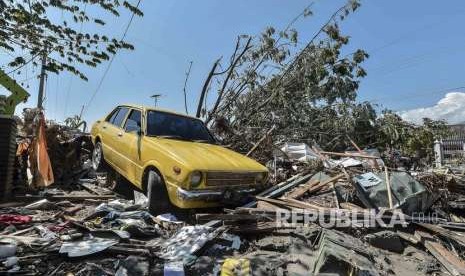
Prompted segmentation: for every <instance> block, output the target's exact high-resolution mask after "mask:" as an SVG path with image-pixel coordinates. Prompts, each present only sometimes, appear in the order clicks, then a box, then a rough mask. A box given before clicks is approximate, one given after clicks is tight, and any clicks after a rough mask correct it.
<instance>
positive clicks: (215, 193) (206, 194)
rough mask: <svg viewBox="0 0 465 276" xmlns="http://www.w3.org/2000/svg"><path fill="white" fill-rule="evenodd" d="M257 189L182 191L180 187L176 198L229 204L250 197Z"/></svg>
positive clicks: (236, 188)
mask: <svg viewBox="0 0 465 276" xmlns="http://www.w3.org/2000/svg"><path fill="white" fill-rule="evenodd" d="M258 191H259V189H257V187H244V188H239V187H235V188H233V189H226V190H184V189H182V188H180V187H178V189H177V193H176V195H177V197H178V198H179V199H180V200H183V201H198V200H201V201H216V202H221V201H226V202H229V203H234V202H240V201H242V200H244V199H245V198H247V197H250V196H252V195H253V194H255V193H256V192H258Z"/></svg>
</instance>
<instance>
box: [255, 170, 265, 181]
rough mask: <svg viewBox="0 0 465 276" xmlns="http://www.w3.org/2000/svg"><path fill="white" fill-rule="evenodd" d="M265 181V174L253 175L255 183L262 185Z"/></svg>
mask: <svg viewBox="0 0 465 276" xmlns="http://www.w3.org/2000/svg"><path fill="white" fill-rule="evenodd" d="M265 179H266V172H261V173H257V175H255V182H256V183H260V184H263V182H265Z"/></svg>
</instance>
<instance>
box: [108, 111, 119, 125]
mask: <svg viewBox="0 0 465 276" xmlns="http://www.w3.org/2000/svg"><path fill="white" fill-rule="evenodd" d="M119 110H120V108H119V107H117V108H115V109H114V110H113V111H112V112H111V113H110V115H108V117H107V119H106V120H105V121H107V122H109V123H111V124H112V123H113V121H114V120H115V117H116V115H118V111H119Z"/></svg>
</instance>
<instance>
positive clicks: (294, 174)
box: [0, 144, 465, 275]
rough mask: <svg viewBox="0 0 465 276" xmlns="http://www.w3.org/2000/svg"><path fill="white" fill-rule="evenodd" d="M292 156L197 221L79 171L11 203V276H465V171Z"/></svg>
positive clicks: (7, 269) (3, 243) (2, 221)
mask: <svg viewBox="0 0 465 276" xmlns="http://www.w3.org/2000/svg"><path fill="white" fill-rule="evenodd" d="M281 152H282V154H284V155H282V156H280V155H276V157H275V158H274V160H273V161H272V162H270V164H269V167H270V171H271V172H272V176H271V179H270V181H273V180H274V181H278V182H279V183H275V184H274V185H271V186H270V187H269V188H268V189H266V190H264V191H262V192H261V193H260V194H258V195H256V196H255V198H254V200H253V201H251V202H249V203H247V204H245V205H244V206H241V207H237V208H235V209H222V210H209V211H208V212H206V211H205V210H196V213H194V214H193V213H186V212H179V210H173V214H170V213H167V214H161V215H158V216H153V215H151V214H149V213H148V212H147V199H146V197H145V196H144V195H143V194H141V193H139V192H138V191H134V193H133V195H132V196H131V198H127V197H126V198H125V197H122V196H120V195H118V194H116V193H115V192H113V191H112V190H110V189H108V185H109V184H108V182H109V178H108V179H107V177H106V174H102V173H98V174H97V173H94V172H92V171H91V170H90V169H88V168H87V169H85V170H82V168H81V169H75V170H77V171H79V172H81V173H79V174H78V175H79V177H80V179H78V180H73V181H68V182H67V183H60V184H54V185H52V186H48V187H47V188H43V189H40V190H39V191H36V192H35V193H30V194H28V193H26V194H24V195H22V196H17V197H16V200H15V201H14V202H7V203H3V204H1V205H0V206H1V208H0V274H3V273H11V274H21V275H309V274H310V275H319V274H321V275H465V261H464V258H465V255H464V254H465V236H464V233H463V231H464V230H465V216H464V212H463V209H464V208H465V189H464V188H465V177H464V174H463V172H456V171H455V172H453V171H451V170H446V171H435V172H433V171H432V170H431V171H422V172H407V171H405V170H403V169H394V168H387V167H386V166H385V164H384V162H383V160H382V159H381V158H380V155H379V153H378V152H377V151H376V150H364V151H362V150H358V151H356V152H344V153H334V152H333V153H331V152H324V151H322V150H321V149H318V148H316V147H308V146H307V145H305V144H286V145H285V146H284V147H283V148H282V150H281ZM283 156H286V158H284V159H283ZM335 156H336V157H335ZM336 158H339V159H336ZM84 163H85V162H84ZM289 176H290V177H289ZM286 177H288V178H287V179H285V180H283V181H279V179H281V178H286Z"/></svg>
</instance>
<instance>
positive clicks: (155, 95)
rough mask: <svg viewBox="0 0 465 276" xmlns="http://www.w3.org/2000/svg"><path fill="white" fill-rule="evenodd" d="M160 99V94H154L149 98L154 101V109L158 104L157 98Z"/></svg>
mask: <svg viewBox="0 0 465 276" xmlns="http://www.w3.org/2000/svg"><path fill="white" fill-rule="evenodd" d="M160 97H161V94H154V95H152V96H150V98H153V99H154V101H155V107H157V104H158V98H160Z"/></svg>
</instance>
